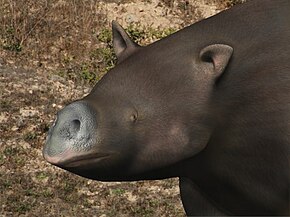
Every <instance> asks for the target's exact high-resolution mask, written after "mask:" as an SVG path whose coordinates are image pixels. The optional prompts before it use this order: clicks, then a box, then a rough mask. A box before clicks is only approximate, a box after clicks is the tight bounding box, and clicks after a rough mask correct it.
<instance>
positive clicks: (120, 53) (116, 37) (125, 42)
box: [112, 21, 140, 62]
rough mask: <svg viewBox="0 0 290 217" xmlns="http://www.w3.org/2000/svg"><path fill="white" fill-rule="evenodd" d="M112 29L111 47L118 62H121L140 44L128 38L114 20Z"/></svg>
mask: <svg viewBox="0 0 290 217" xmlns="http://www.w3.org/2000/svg"><path fill="white" fill-rule="evenodd" d="M112 30H113V48H114V51H115V54H116V56H117V58H118V62H121V61H122V60H124V59H126V58H127V57H128V56H130V55H131V54H132V53H133V52H134V51H135V50H136V49H137V48H138V47H140V46H139V45H138V44H136V43H135V42H134V41H132V40H131V39H130V37H129V36H128V34H127V33H126V32H125V30H124V29H123V28H122V26H120V24H118V23H117V22H116V21H113V22H112Z"/></svg>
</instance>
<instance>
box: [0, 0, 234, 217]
mask: <svg viewBox="0 0 290 217" xmlns="http://www.w3.org/2000/svg"><path fill="white" fill-rule="evenodd" d="M11 2H13V1H5V0H1V1H0V3H1V5H3V7H2V9H3V11H8V12H7V14H6V15H7V16H8V15H9V13H12V12H13V11H12V9H15V10H16V9H17V6H19V5H17V4H15V5H12V4H10V3H11ZM27 2H29V1H27ZM39 2H40V3H39V4H43V6H41V7H40V9H41V10H39V11H40V12H41V11H42V7H48V6H47V5H46V6H45V3H47V2H48V1H39ZM54 2H55V4H53V5H52V6H53V7H55V8H57V7H65V4H66V2H65V1H61V0H59V1H54ZM80 2H82V1H80ZM83 2H84V3H86V2H90V5H89V6H90V8H91V9H92V11H94V13H92V14H94V15H95V18H94V17H92V16H88V17H87V18H86V20H83V21H82V22H83V23H77V22H80V19H75V20H71V21H70V22H69V21H67V23H68V24H70V23H71V25H73V24H72V23H77V24H78V28H85V27H84V24H86V23H88V22H89V24H90V25H92V26H94V25H96V26H95V29H96V30H99V29H102V28H109V24H110V22H111V20H118V21H119V22H120V23H121V24H122V25H123V26H125V27H128V26H130V25H132V24H136V23H138V26H139V27H140V28H141V27H142V28H145V29H146V28H148V27H150V28H151V29H158V30H160V29H164V28H169V27H170V28H173V29H176V30H178V29H180V28H182V27H184V26H186V25H188V24H190V23H193V22H195V21H197V20H200V19H203V18H205V17H208V16H211V15H213V14H215V13H217V12H219V11H220V10H223V9H225V8H226V7H228V6H229V5H227V4H226V3H225V1H213V0H204V1H202V0H200V1H193V0H191V1H173V0H147V1H137V0H127V1H116V0H114V1H100V2H99V1H83ZM227 2H229V1H227ZM18 3H19V4H20V3H21V1H19V2H18ZM5 4H7V5H6V6H7V8H6V6H5ZM4 6H5V7H4ZM20 6H21V5H20ZM20 6H19V8H21V7H20ZM87 6H88V5H86V7H87ZM27 7H31V8H33V7H32V6H29V5H28V6H27ZM11 8H12V9H11ZM22 8H23V7H22ZM48 8H49V7H48ZM0 10H1V6H0ZM46 10H48V9H45V10H44V9H43V11H46ZM76 10H79V7H78V9H76ZM63 11H64V10H62V12H63ZM72 11H73V10H72ZM30 12H31V11H30ZM30 12H29V13H30ZM40 12H39V13H38V12H37V13H36V14H37V16H36V18H37V17H39V16H40V15H41V13H40ZM31 13H32V12H31ZM47 13H48V14H49V13H50V12H47ZM54 13H56V10H54ZM67 13H68V12H67V11H66V13H65V14H64V15H63V18H62V19H63V20H64V21H65V19H66V16H68V14H67ZM78 13H80V11H78ZM83 13H86V10H84V11H83ZM0 14H1V13H0ZM15 14H16V15H17V13H15ZM39 14H40V15H39ZM60 14H61V13H60ZM6 15H5V16H6ZM16 15H15V17H16ZM0 16H2V15H0ZM49 16H50V18H51V17H52V15H51V14H50V15H49ZM49 16H46V17H49ZM59 16H60V15H59ZM69 16H72V17H73V15H69ZM78 16H80V15H78ZM78 16H77V17H78ZM13 17H14V16H12V18H11V20H10V21H11V22H12V21H13V22H15V23H17V22H19V23H20V24H21V22H22V21H23V19H22V20H21V19H19V20H18V19H16V18H13ZM43 17H44V16H43ZM83 17H84V16H83ZM52 18H54V20H53V21H54V22H53V21H52V19H51V20H50V22H48V21H47V20H45V22H44V21H43V23H41V22H42V21H41V22H38V21H36V25H32V26H30V29H29V30H30V31H26V30H25V31H24V30H23V31H22V30H21V28H18V29H16V30H17V31H16V30H15V32H14V33H15V35H16V36H17V34H18V36H17V37H16V36H15V35H8V36H7V35H4V36H3V35H2V38H1V39H0V42H1V43H2V44H1V43H0V216H29V217H30V216H101V217H106V216H174V217H177V216H185V214H184V211H183V208H182V204H181V201H180V198H179V188H178V180H177V179H168V180H161V181H140V182H111V183H104V182H97V181H91V180H88V179H84V178H81V177H78V176H76V175H73V174H70V173H68V172H66V171H63V170H61V169H58V168H56V167H53V166H52V165H49V164H48V163H46V162H45V161H44V160H43V157H42V146H43V144H44V141H45V137H46V132H47V130H48V128H49V126H50V124H51V123H52V121H53V119H54V118H55V114H56V112H57V111H58V110H59V109H61V108H62V107H63V106H64V105H66V104H68V103H69V102H71V101H73V100H75V99H78V98H81V97H82V96H84V95H86V94H88V93H89V91H90V90H91V88H92V86H93V85H94V83H95V82H96V81H97V80H98V79H95V80H94V81H91V80H90V81H89V82H87V80H86V78H87V77H82V78H83V80H79V78H78V77H75V76H66V75H67V74H65V73H60V72H68V71H70V72H74V71H77V70H79V69H81V70H83V74H82V75H87V74H86V73H88V71H85V70H84V69H83V68H82V67H75V66H79V65H80V64H79V63H83V62H85V61H88V62H93V61H94V60H92V59H90V57H89V56H86V54H87V53H86V52H87V51H86V50H88V49H89V48H90V47H92V46H93V47H96V48H98V47H101V46H102V43H103V42H100V41H98V40H95V39H96V38H95V39H92V38H90V37H91V36H90V35H89V34H86V35H83V36H82V37H84V38H78V37H79V34H77V33H78V31H79V29H77V28H76V27H73V26H71V25H69V26H67V27H65V28H67V30H64V31H61V30H59V29H57V28H55V31H53V29H54V27H55V26H54V25H57V24H58V21H59V20H57V19H56V18H55V17H52ZM101 18H102V19H101ZM25 19H27V20H28V18H27V17H25ZM25 19H24V20H25ZM43 19H44V18H43ZM47 19H48V18H47ZM91 19H100V20H91ZM31 20H33V19H31ZM103 20H104V22H103ZM0 21H1V23H0V25H2V30H3V29H4V28H6V29H5V31H6V30H7V27H6V25H7V17H4V16H3V17H0ZM28 21H29V20H28ZM28 21H27V23H28ZM24 23H25V22H24ZM40 23H41V25H40ZM20 24H19V26H20ZM22 24H23V22H22ZM77 24H76V25H77ZM23 25H24V24H23ZM19 26H18V27H19ZM48 26H49V28H50V29H49V30H47V32H45V31H44V29H47V28H48ZM62 26H65V24H63V23H62ZM41 28H43V29H41ZM86 29H87V30H88V31H89V30H91V29H92V28H91V27H86ZM21 31H22V32H21ZM60 31H61V34H60ZM71 31H74V35H73V34H72V35H70V33H71ZM7 32H8V33H9V31H8V30H7ZM10 32H11V31H10ZM37 32H38V33H37ZM2 33H3V31H2ZM8 33H7V34H8ZM86 33H87V32H86ZM9 34H10V33H9ZM42 34H44V35H46V36H47V35H50V36H51V38H50V40H48V39H47V41H44V38H43V37H44V35H42ZM63 34H67V35H66V36H63ZM92 35H94V32H93V34H92ZM95 35H97V34H95ZM152 35H154V34H152ZM74 36H75V37H74ZM53 37H55V38H53ZM161 37H163V36H161ZM161 37H160V38H161ZM56 39H57V40H56ZM157 39H158V37H157V38H156V37H155V38H154V37H152V38H150V39H148V38H145V39H144V44H146V43H150V42H152V41H155V40H157ZM1 40H2V41H1ZM63 40H67V41H69V43H67V44H66V43H65V42H63ZM74 40H79V41H78V42H79V44H78V45H79V46H71V45H72V44H73V42H74ZM80 40H82V41H80ZM146 40H147V41H146ZM15 42H17V43H16V44H15ZM92 43H97V44H92ZM40 45H41V46H40ZM72 51H74V52H72ZM78 52H79V53H80V54H79V56H77V53H78ZM98 61H99V62H98V63H97V64H99V65H100V66H101V67H106V66H105V65H102V64H103V62H104V59H100V60H98ZM94 64H96V63H94ZM92 65H93V64H92ZM100 66H96V67H100ZM90 67H91V66H90ZM64 69H65V70H64ZM96 73H98V72H96ZM71 74H73V73H71ZM89 75H90V74H89Z"/></svg>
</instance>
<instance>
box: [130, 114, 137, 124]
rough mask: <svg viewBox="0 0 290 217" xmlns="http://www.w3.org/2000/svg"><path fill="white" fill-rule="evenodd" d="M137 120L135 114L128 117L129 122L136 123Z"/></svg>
mask: <svg viewBox="0 0 290 217" xmlns="http://www.w3.org/2000/svg"><path fill="white" fill-rule="evenodd" d="M137 119H138V117H137V114H132V115H131V116H130V121H131V122H132V123H135V122H137Z"/></svg>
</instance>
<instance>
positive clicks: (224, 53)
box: [200, 44, 234, 78]
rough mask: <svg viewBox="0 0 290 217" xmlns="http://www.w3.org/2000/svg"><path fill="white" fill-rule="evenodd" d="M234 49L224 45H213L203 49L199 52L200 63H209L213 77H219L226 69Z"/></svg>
mask: <svg viewBox="0 0 290 217" xmlns="http://www.w3.org/2000/svg"><path fill="white" fill-rule="evenodd" d="M233 51H234V49H233V48H232V47H231V46H229V45H225V44H213V45H209V46H207V47H205V48H203V49H202V50H201V52H200V58H201V60H202V61H204V62H207V63H211V64H212V66H213V68H212V69H213V72H214V75H215V77H216V78H217V77H219V76H220V75H221V74H222V73H223V72H224V70H225V68H226V67H227V65H228V63H229V61H230V59H231V57H232V54H233Z"/></svg>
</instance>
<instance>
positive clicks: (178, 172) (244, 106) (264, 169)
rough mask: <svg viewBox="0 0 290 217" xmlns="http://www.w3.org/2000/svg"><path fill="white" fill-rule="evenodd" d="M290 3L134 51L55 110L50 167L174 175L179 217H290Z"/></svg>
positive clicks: (265, 2) (259, 2)
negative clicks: (184, 215)
mask: <svg viewBox="0 0 290 217" xmlns="http://www.w3.org/2000/svg"><path fill="white" fill-rule="evenodd" d="M289 11H290V2H289V1H288V0H277V1H275V2H274V1H270V0H255V1H249V2H248V3H245V4H243V5H240V6H237V7H234V8H232V9H230V10H228V11H226V12H223V13H221V14H219V15H217V16H214V17H212V18H210V19H207V20H204V21H201V22H199V23H197V24H194V25H192V26H190V27H188V28H185V29H184V30H182V31H180V32H177V33H176V34H173V35H171V36H169V37H167V38H165V39H163V40H160V41H159V42H157V43H154V44H152V45H149V46H147V47H140V46H138V45H136V44H135V43H134V42H132V41H131V40H130V39H129V37H128V35H127V34H126V33H125V32H124V30H123V29H122V28H121V27H120V26H119V25H118V24H117V23H113V35H114V49H115V52H116V54H117V57H118V64H117V66H116V67H115V68H114V69H112V70H111V71H110V72H108V73H107V74H106V75H105V76H104V77H103V78H102V80H101V81H100V82H99V83H98V84H97V85H96V86H95V87H94V89H93V90H92V92H91V93H90V94H89V95H88V96H87V97H85V98H84V99H82V100H80V101H77V102H74V103H72V104H71V105H69V106H67V107H66V108H64V109H63V110H62V111H61V112H60V113H59V115H58V120H57V121H56V123H55V126H54V127H52V128H51V130H50V132H49V136H48V140H47V144H46V146H45V148H44V157H45V158H46V160H47V161H49V162H50V163H52V164H55V165H57V166H59V167H61V168H64V169H66V170H68V171H71V172H73V173H76V174H78V175H81V176H84V177H87V178H90V179H96V180H102V181H115V180H119V181H127V180H142V179H163V178H169V177H176V176H177V177H180V189H181V198H182V202H183V205H184V207H185V211H186V213H187V214H188V215H289V214H290V213H289V204H290V203H289V186H290V182H289V174H290V173H289V171H290V169H289V153H290V152H289V149H290V146H289V144H290V130H289V127H288V125H289V122H290V120H289V115H288V113H289V110H290V61H289V56H290V44H289V41H290V26H289V23H290V14H289Z"/></svg>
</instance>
